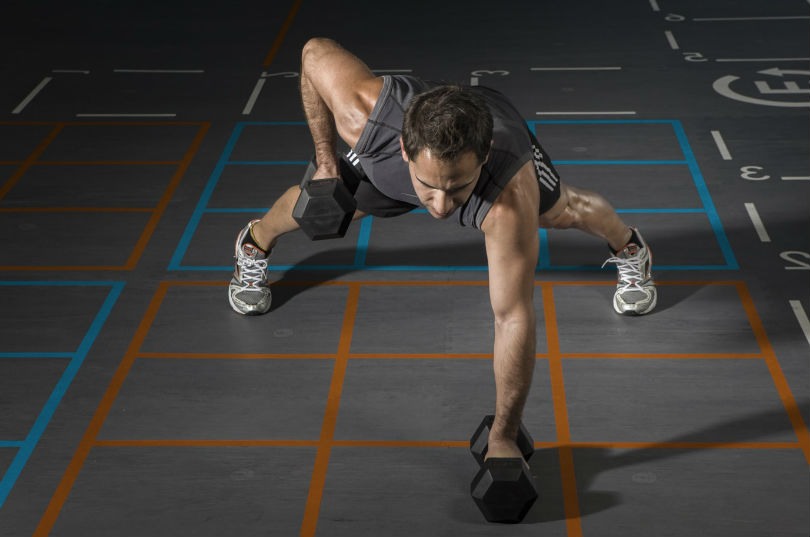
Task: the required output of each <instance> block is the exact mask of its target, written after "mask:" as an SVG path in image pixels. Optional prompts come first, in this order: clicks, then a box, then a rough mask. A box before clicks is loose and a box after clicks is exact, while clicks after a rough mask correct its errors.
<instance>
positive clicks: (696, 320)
mask: <svg viewBox="0 0 810 537" xmlns="http://www.w3.org/2000/svg"><path fill="white" fill-rule="evenodd" d="M475 5H476V4H469V3H467V2H444V3H441V2H439V3H437V2H422V1H421V0H418V1H416V2H408V3H406V4H402V5H398V6H387V5H386V6H383V5H381V4H379V2H365V1H360V2H354V3H352V4H345V3H342V2H326V1H324V0H320V1H316V0H287V1H284V2H257V1H252V0H251V1H248V0H246V1H243V2H238V1H237V2H225V3H223V2H195V3H193V4H192V3H188V2H168V3H155V5H152V4H150V3H146V5H144V3H135V2H126V1H122V2H90V1H79V2H71V3H69V7H68V4H65V3H64V2H56V1H54V0H45V1H42V2H36V3H31V2H22V1H19V2H18V1H12V2H10V5H6V4H4V8H3V15H4V17H3V18H4V22H5V24H4V30H3V32H2V34H1V35H0V44H2V47H0V58H2V61H0V79H2V80H3V84H2V87H0V246H2V247H0V271H1V272H0V535H2V536H3V537H20V536H32V535H33V536H46V535H52V536H81V537H94V536H99V537H100V536H105V537H108V536H116V537H129V536H148V537H160V536H172V537H176V536H178V535H197V536H221V535H239V536H253V535H279V536H292V535H300V536H314V535H317V536H327V537H332V536H341V535H347V536H348V535H350V536H358V535H375V536H376V535H386V536H414V535H417V536H458V535H463V536H471V535H544V536H547V537H552V536H567V537H579V536H585V537H597V536H622V537H626V536H645V537H646V536H665V535H666V536H686V535H689V536H696V535H699V536H734V537H744V536H751V537H754V536H757V537H759V536H769V537H773V536H779V537H789V536H790V537H793V536H795V537H807V535H808V533H810V479H808V476H809V475H810V473H809V472H808V467H809V465H810V433H808V428H807V425H808V423H810V359H808V356H810V322H809V321H808V311H810V278H808V276H810V233H808V229H810V227H808V224H810V159H809V158H808V157H810V129H808V126H810V125H809V123H810V122H808V108H810V98H809V97H808V93H810V89H808V78H810V70H808V69H809V68H808V65H810V45H808V43H810V26H809V25H808V20H810V9H809V7H810V6H809V5H808V1H807V0H756V1H754V0H750V1H746V2H737V1H733V0H714V1H712V2H706V1H704V0H627V1H623V2H604V1H599V0H584V1H580V2H567V1H564V0H544V1H536V2H512V3H509V2H507V3H505V4H502V5H497V6H496V5H495V4H493V7H492V8H485V7H483V5H482V7H473V6H475ZM319 35H320V36H328V37H332V38H334V39H336V40H337V41H339V42H341V43H342V44H343V45H344V46H345V47H346V48H348V49H349V50H350V51H352V52H354V53H356V54H357V55H358V56H359V57H361V58H362V59H363V60H365V61H366V62H367V63H368V64H369V66H370V67H371V68H372V69H374V70H375V71H377V72H378V73H380V74H383V73H386V72H387V73H394V72H409V73H413V74H415V75H418V76H422V77H424V78H428V79H432V80H443V81H448V82H460V83H466V84H473V85H476V84H480V85H489V86H492V87H495V88H496V89H499V90H501V91H502V92H504V93H506V94H507V95H508V96H510V97H511V98H512V99H513V100H514V102H515V104H516V106H517V107H518V108H519V110H521V111H522V113H524V114H525V118H526V121H527V122H528V124H529V125H530V127H531V128H533V129H534V131H535V132H536V133H537V136H538V138H539V140H540V142H541V143H542V144H543V145H544V147H545V149H546V150H547V151H548V152H549V153H550V155H551V156H552V158H553V159H554V160H555V162H556V164H557V166H558V170H559V171H560V173H561V175H562V177H563V180H564V181H567V182H568V183H570V184H572V185H577V186H582V187H586V188H590V189H593V190H597V191H599V192H601V193H602V194H604V195H605V196H606V197H607V198H608V199H609V200H610V201H611V202H612V203H613V204H614V205H615V206H616V208H617V210H618V211H619V213H620V215H621V216H622V217H623V218H624V219H625V220H626V221H627V222H628V223H630V224H633V225H637V226H638V227H639V228H640V229H641V231H642V232H643V233H644V236H645V238H646V239H647V240H648V242H649V243H650V245H651V246H652V249H653V252H654V256H655V257H654V260H655V265H654V274H655V277H656V280H657V282H658V284H659V292H660V299H659V304H658V307H657V309H656V310H655V311H654V312H653V313H652V314H650V315H647V316H644V317H636V318H631V317H622V316H619V315H616V314H615V313H614V312H613V310H612V307H611V305H610V300H611V296H612V290H613V286H614V285H615V270H614V269H612V268H611V267H610V266H608V267H607V268H604V269H602V268H600V267H601V264H602V262H603V261H604V260H605V259H606V258H607V257H608V251H607V248H606V246H605V245H604V244H602V243H600V242H599V241H598V240H596V239H593V238H591V237H588V236H586V235H584V234H582V233H579V232H576V231H565V232H560V231H550V232H545V231H540V232H539V240H540V244H541V249H540V250H541V252H540V258H539V259H538V270H537V278H536V282H537V283H536V289H535V291H536V292H535V303H536V305H537V313H538V315H537V330H538V345H537V367H536V372H535V377H534V383H533V388H532V393H531V395H530V399H529V401H528V404H527V406H526V411H525V416H524V423H525V424H526V426H527V427H528V429H529V431H531V433H532V435H533V436H534V440H535V441H536V448H537V451H536V453H535V455H534V457H533V458H532V459H531V461H530V462H531V468H532V472H533V473H534V475H535V476H536V479H537V482H538V484H539V488H540V491H541V497H540V500H539V501H538V502H537V503H536V504H535V505H534V507H533V508H532V510H531V511H530V512H529V514H528V516H527V517H526V519H525V520H524V522H523V523H521V524H518V525H506V526H505V525H498V524H490V523H487V522H486V521H484V519H483V518H482V516H481V514H480V513H479V512H478V510H477V508H476V507H475V505H474V503H473V501H472V500H471V498H470V496H469V483H470V481H471V479H472V477H473V476H474V474H475V473H476V470H477V466H476V464H475V462H474V460H473V458H472V457H471V455H470V454H469V452H468V449H467V447H468V440H469V437H470V435H471V434H472V432H473V431H474V429H475V427H476V426H477V424H478V423H479V421H480V420H481V418H482V417H483V416H484V415H485V414H487V413H491V412H492V410H493V404H494V387H493V377H492V371H491V352H492V315H491V311H490V309H489V302H488V293H487V274H486V268H485V263H486V259H485V253H484V249H483V241H482V237H481V235H480V234H479V233H477V232H475V231H471V230H469V229H461V228H458V227H457V226H455V225H454V224H452V223H440V222H437V221H433V220H432V219H431V218H430V217H429V216H428V215H426V214H424V213H420V212H419V211H417V212H416V213H414V214H409V215H406V216H402V217H399V218H394V219H388V220H381V219H372V218H368V219H365V220H363V221H361V222H356V223H354V224H352V227H351V228H350V230H349V233H348V234H347V236H346V237H345V238H344V239H342V240H334V241H321V242H317V243H312V242H308V241H307V240H305V239H304V237H303V235H302V234H295V235H290V236H287V237H285V238H284V239H283V240H282V242H281V243H280V244H279V245H278V247H277V248H276V250H275V252H274V254H273V257H272V260H271V263H272V266H271V279H272V280H273V281H274V282H276V283H275V284H274V287H273V289H274V305H273V308H272V311H271V312H270V313H268V314H267V315H264V316H260V317H249V318H248V317H242V316H239V315H237V314H236V313H234V312H233V311H232V310H231V309H230V307H229V305H228V301H227V297H226V286H227V282H228V280H229V278H230V272H231V270H232V265H231V263H232V255H233V244H232V241H233V239H234V237H235V235H236V233H237V232H238V231H239V229H240V228H241V227H242V226H243V225H244V224H245V223H246V222H247V221H248V220H249V219H251V218H254V217H257V216H259V215H260V214H262V213H263V212H264V210H265V208H266V207H268V206H269V205H270V204H271V203H272V201H273V200H274V199H275V197H276V196H277V195H278V194H279V193H280V192H282V191H283V190H284V189H285V188H287V187H288V186H289V185H291V184H294V183H295V182H297V181H298V180H299V178H300V176H301V174H302V173H303V170H304V168H305V163H306V161H307V160H308V159H309V156H310V153H311V150H312V149H311V141H310V140H309V137H308V131H307V128H306V125H305V123H304V122H303V114H302V112H301V107H300V104H299V97H298V93H297V84H298V69H299V54H300V49H301V46H302V45H303V43H304V42H305V41H306V39H307V38H309V37H312V36H319Z"/></svg>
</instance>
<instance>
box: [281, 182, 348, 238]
mask: <svg viewBox="0 0 810 537" xmlns="http://www.w3.org/2000/svg"><path fill="white" fill-rule="evenodd" d="M355 209H357V202H356V201H355V199H354V192H352V191H351V190H350V189H349V187H348V186H347V185H346V184H345V183H344V182H343V181H342V180H341V179H338V178H337V177H332V178H329V179H316V180H312V179H309V180H307V181H305V182H304V184H303V185H302V186H301V194H300V195H299V196H298V201H296V202H295V207H293V212H292V216H293V218H294V219H295V221H296V222H298V225H299V226H300V227H301V229H302V230H303V231H304V233H306V234H307V236H308V237H309V238H310V239H312V240H314V241H317V240H322V239H336V238H340V237H342V236H344V235H345V234H346V230H347V229H348V228H349V223H350V222H351V221H352V217H353V216H354V211H355Z"/></svg>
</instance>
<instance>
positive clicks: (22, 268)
mask: <svg viewBox="0 0 810 537" xmlns="http://www.w3.org/2000/svg"><path fill="white" fill-rule="evenodd" d="M0 270H13V271H17V272H67V271H89V270H104V271H116V270H121V271H124V270H129V269H128V268H127V267H124V266H122V265H0Z"/></svg>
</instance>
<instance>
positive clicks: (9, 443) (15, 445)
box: [0, 440, 23, 449]
mask: <svg viewBox="0 0 810 537" xmlns="http://www.w3.org/2000/svg"><path fill="white" fill-rule="evenodd" d="M22 445H23V442H21V441H19V440H16V441H15V440H0V449H2V448H10V449H19V448H21V447H22Z"/></svg>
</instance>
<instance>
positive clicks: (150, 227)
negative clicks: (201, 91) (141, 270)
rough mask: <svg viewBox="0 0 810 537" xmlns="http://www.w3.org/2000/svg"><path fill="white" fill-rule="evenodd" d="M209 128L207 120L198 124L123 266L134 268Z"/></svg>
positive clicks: (209, 124)
mask: <svg viewBox="0 0 810 537" xmlns="http://www.w3.org/2000/svg"><path fill="white" fill-rule="evenodd" d="M209 128H211V123H209V122H203V123H202V124H200V125H199V128H198V130H197V134H196V135H195V136H194V140H193V141H192V142H191V147H189V148H188V150H187V151H186V154H185V156H184V157H183V160H182V161H181V164H180V166H178V168H177V170H176V171H175V172H174V176H173V177H172V180H171V181H170V182H169V186H168V187H166V190H164V191H163V195H162V196H161V197H160V200H159V201H158V203H157V206H156V207H155V210H154V212H153V213H152V216H151V217H150V218H149V221H148V222H147V223H146V227H144V230H143V232H142V233H141V236H140V238H139V239H138V242H137V243H136V244H135V247H134V248H133V249H132V253H130V255H129V259H127V261H126V263H124V266H125V267H126V268H127V269H133V268H135V265H136V264H137V263H138V260H139V259H140V258H141V255H143V252H144V250H145V249H146V245H147V244H148V243H149V239H150V238H152V233H154V231H155V228H157V225H158V222H160V218H161V217H162V216H163V212H164V211H165V210H166V207H168V205H169V202H170V201H171V199H172V196H173V195H174V191H175V190H177V187H178V185H179V184H180V181H182V180H183V176H184V175H185V174H186V171H187V170H188V167H189V166H190V165H191V160H192V159H193V158H194V156H195V155H196V154H197V151H198V150H199V149H200V145H201V144H202V141H203V138H205V135H206V134H207V133H208V129H209Z"/></svg>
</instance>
